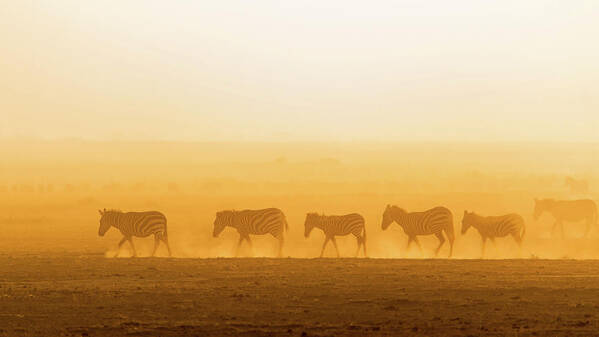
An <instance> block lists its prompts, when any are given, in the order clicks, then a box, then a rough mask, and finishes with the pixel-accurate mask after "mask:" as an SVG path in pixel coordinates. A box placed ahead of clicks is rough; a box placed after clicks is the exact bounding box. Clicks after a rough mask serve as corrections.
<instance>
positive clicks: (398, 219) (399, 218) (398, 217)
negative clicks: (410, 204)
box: [393, 213, 408, 225]
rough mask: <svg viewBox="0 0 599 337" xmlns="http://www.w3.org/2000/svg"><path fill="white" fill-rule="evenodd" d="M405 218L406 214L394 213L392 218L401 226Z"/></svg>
mask: <svg viewBox="0 0 599 337" xmlns="http://www.w3.org/2000/svg"><path fill="white" fill-rule="evenodd" d="M407 217H408V214H407V213H395V214H394V216H393V220H395V222H397V223H398V224H400V225H401V224H402V223H403V222H405V220H406V218H407Z"/></svg>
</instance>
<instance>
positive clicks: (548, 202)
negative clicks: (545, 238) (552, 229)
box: [533, 199, 553, 221]
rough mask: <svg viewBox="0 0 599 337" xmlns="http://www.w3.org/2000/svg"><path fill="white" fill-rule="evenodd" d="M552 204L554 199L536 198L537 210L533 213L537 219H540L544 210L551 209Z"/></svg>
mask: <svg viewBox="0 0 599 337" xmlns="http://www.w3.org/2000/svg"><path fill="white" fill-rule="evenodd" d="M552 205H553V200H552V199H541V200H539V199H535V211H534V214H533V216H534V219H535V221H537V220H539V217H540V216H541V215H542V214H543V212H545V211H549V210H551V207H552Z"/></svg>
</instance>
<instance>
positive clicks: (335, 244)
mask: <svg viewBox="0 0 599 337" xmlns="http://www.w3.org/2000/svg"><path fill="white" fill-rule="evenodd" d="M331 241H333V245H334V246H335V250H336V251H337V257H338V258H339V257H341V256H340V255H339V248H338V247H337V240H336V239H335V237H334V236H333V237H332V238H331Z"/></svg>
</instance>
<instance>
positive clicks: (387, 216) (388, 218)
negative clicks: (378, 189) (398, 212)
mask: <svg viewBox="0 0 599 337" xmlns="http://www.w3.org/2000/svg"><path fill="white" fill-rule="evenodd" d="M393 221H394V219H393V207H392V206H391V205H387V207H386V208H385V211H384V212H383V222H382V223H381V228H382V229H383V230H387V228H389V226H390V225H391V223H393Z"/></svg>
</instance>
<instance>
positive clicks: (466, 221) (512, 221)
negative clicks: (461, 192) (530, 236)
mask: <svg viewBox="0 0 599 337" xmlns="http://www.w3.org/2000/svg"><path fill="white" fill-rule="evenodd" d="M470 227H474V228H476V229H477V230H478V233H479V234H480V236H481V237H482V241H483V242H482V253H481V255H482V256H484V255H485V244H486V242H487V239H490V240H491V241H492V242H493V243H495V238H497V237H504V236H507V235H511V236H512V237H513V238H514V240H515V241H516V243H517V244H518V247H520V248H522V238H523V237H524V234H525V233H526V227H525V226H524V218H522V216H520V215H519V214H515V213H512V214H506V215H500V216H481V215H478V214H476V213H474V212H470V213H468V211H464V217H463V218H462V235H464V234H466V232H467V231H468V229H470Z"/></svg>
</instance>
